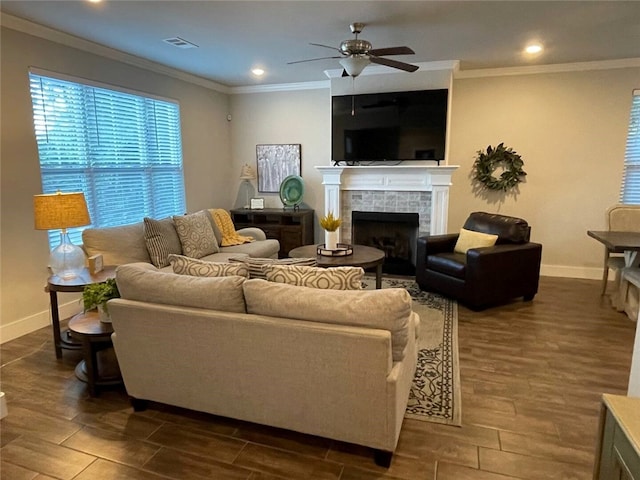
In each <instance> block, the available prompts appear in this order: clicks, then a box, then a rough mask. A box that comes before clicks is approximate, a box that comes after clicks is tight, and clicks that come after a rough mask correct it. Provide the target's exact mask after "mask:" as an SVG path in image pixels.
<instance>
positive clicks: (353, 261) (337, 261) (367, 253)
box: [289, 245, 384, 288]
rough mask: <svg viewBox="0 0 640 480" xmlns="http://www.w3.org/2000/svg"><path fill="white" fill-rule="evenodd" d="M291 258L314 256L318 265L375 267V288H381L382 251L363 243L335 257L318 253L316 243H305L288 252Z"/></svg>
mask: <svg viewBox="0 0 640 480" xmlns="http://www.w3.org/2000/svg"><path fill="white" fill-rule="evenodd" d="M289 256H290V257H291V258H313V257H315V259H316V261H317V262H318V266H319V267H362V268H365V269H366V268H373V267H376V288H382V264H383V263H384V252H383V251H382V250H378V249H377V248H373V247H367V246H365V245H354V246H353V254H351V255H345V256H337V257H327V256H325V255H318V245H305V246H303V247H298V248H294V249H293V250H291V251H290V252H289Z"/></svg>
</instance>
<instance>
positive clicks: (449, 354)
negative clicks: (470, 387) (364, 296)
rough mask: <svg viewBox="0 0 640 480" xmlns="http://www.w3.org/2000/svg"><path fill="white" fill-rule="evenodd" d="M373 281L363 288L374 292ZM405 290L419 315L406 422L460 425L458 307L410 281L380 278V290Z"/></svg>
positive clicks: (367, 280)
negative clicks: (414, 362) (410, 420)
mask: <svg viewBox="0 0 640 480" xmlns="http://www.w3.org/2000/svg"><path fill="white" fill-rule="evenodd" d="M375 284H376V282H375V277H373V276H369V275H367V276H365V280H364V282H363V286H364V288H366V289H374V288H375ZM394 287H395V288H398V287H399V288H405V289H406V290H407V291H408V292H409V294H410V295H411V298H412V299H413V310H414V311H415V312H416V313H417V314H418V315H420V335H419V338H418V366H417V368H416V375H415V378H414V379H413V385H412V387H411V392H410V393H409V404H408V405H407V412H406V414H405V417H406V418H414V419H417V420H423V421H427V422H435V423H444V424H447V425H457V426H460V425H462V415H461V410H460V397H461V394H460V368H459V362H458V304H457V303H456V302H455V301H454V300H450V299H448V298H445V297H443V296H440V295H437V294H435V293H430V292H423V291H422V290H420V287H418V284H417V283H416V282H415V281H413V280H405V279H396V278H383V279H382V288H394Z"/></svg>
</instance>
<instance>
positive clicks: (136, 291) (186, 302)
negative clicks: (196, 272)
mask: <svg viewBox="0 0 640 480" xmlns="http://www.w3.org/2000/svg"><path fill="white" fill-rule="evenodd" d="M246 280H247V279H246V278H243V277H238V276H232V277H215V278H211V277H192V276H190V275H176V274H175V273H171V272H162V271H160V270H157V269H156V268H155V267H154V266H153V265H151V264H150V263H130V264H127V265H120V266H119V267H118V268H117V269H116V283H117V284H118V290H119V291H120V296H121V297H122V298H124V299H128V300H136V301H139V302H147V303H161V304H163V305H177V306H181V307H194V308H206V309H210V310H219V311H222V312H239V313H246V311H247V309H246V307H245V303H244V294H243V291H242V284H243V283H244V282H245V281H246Z"/></svg>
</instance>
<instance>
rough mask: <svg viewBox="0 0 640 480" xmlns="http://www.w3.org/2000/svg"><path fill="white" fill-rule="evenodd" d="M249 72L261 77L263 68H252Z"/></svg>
mask: <svg viewBox="0 0 640 480" xmlns="http://www.w3.org/2000/svg"><path fill="white" fill-rule="evenodd" d="M251 73H253V74H254V75H255V76H256V77H261V76H262V75H264V70H263V69H261V68H254V69H252V70H251Z"/></svg>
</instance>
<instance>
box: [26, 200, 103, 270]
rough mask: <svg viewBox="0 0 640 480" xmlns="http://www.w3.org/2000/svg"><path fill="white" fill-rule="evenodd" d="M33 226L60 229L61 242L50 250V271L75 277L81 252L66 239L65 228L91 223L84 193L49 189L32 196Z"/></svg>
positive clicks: (81, 260)
mask: <svg viewBox="0 0 640 480" xmlns="http://www.w3.org/2000/svg"><path fill="white" fill-rule="evenodd" d="M33 211H34V214H35V215H34V217H35V228H36V230H57V229H60V245H58V246H57V247H56V248H54V249H53V250H51V255H50V257H49V266H50V267H51V271H52V272H53V273H54V274H55V275H58V276H59V277H61V278H64V279H70V278H75V277H76V276H78V275H79V273H80V272H81V271H82V269H83V268H84V252H83V251H82V249H81V248H80V247H78V246H76V245H74V244H73V243H71V241H70V240H69V234H68V233H67V228H72V227H82V226H84V225H89V224H90V223H91V218H90V217H89V211H88V210H87V202H86V201H85V199H84V193H82V192H72V193H61V192H59V191H58V192H57V193H51V194H42V195H34V196H33Z"/></svg>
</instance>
